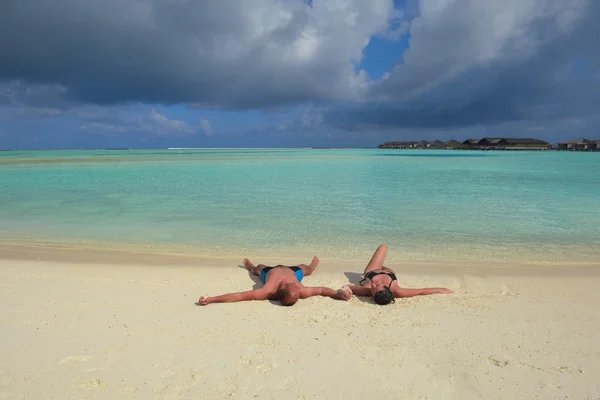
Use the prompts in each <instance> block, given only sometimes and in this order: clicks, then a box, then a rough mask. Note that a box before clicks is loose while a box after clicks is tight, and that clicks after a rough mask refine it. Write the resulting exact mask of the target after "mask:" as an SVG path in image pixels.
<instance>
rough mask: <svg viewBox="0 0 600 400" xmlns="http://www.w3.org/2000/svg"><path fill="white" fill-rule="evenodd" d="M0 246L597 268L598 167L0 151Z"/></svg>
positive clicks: (437, 159) (486, 158) (487, 156)
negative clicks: (378, 254)
mask: <svg viewBox="0 0 600 400" xmlns="http://www.w3.org/2000/svg"><path fill="white" fill-rule="evenodd" d="M0 240H2V242H5V243H25V244H36V245H40V244H42V245H43V244H47V245H52V246H57V245H60V246H67V247H70V246H73V247H91V248H110V249H123V250H135V251H156V252H167V253H168V252H183V253H194V254H199V255H209V256H215V257H220V256H240V257H241V256H248V257H253V258H257V259H258V258H260V259H259V260H258V261H262V260H264V258H265V257H268V258H269V259H271V260H275V259H276V258H277V257H280V256H288V257H289V256H293V257H299V258H300V259H299V262H300V261H305V260H306V261H308V260H310V257H312V256H313V255H319V256H321V257H332V258H337V259H354V258H358V259H364V260H365V262H366V261H367V260H368V258H369V257H370V255H371V254H372V252H373V251H374V249H375V248H376V247H377V245H378V244H380V243H385V244H387V245H388V246H389V259H390V260H392V259H393V260H394V261H404V260H431V261H444V260H532V261H562V260H568V261H578V260H584V261H585V260H587V261H589V260H595V261H598V260H600V153H573V152H554V151H543V152H494V151H490V152H480V151H450V150H438V151H435V150H380V149H175V150H110V151H107V150H94V151H14V152H0Z"/></svg>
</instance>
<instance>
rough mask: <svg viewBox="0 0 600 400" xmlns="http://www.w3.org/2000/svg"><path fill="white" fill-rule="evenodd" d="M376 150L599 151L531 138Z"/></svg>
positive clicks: (595, 144)
mask: <svg viewBox="0 0 600 400" xmlns="http://www.w3.org/2000/svg"><path fill="white" fill-rule="evenodd" d="M377 148H378V149H444V150H529V151H532V150H565V151H600V140H590V139H583V138H582V139H575V140H568V141H565V142H559V143H556V144H554V145H553V144H550V143H548V142H546V141H544V140H540V139H533V138H507V137H500V138H498V137H496V138H487V137H486V138H480V139H467V140H465V141H462V142H459V141H458V140H454V139H451V140H448V141H445V142H443V141H441V140H434V141H432V142H428V141H426V140H421V141H402V142H385V143H382V144H380V145H379V146H377Z"/></svg>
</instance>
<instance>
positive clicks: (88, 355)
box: [0, 247, 600, 400]
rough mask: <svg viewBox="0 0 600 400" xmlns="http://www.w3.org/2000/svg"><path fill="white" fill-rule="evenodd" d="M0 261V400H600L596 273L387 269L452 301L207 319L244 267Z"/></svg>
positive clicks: (113, 260)
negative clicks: (202, 302)
mask: <svg viewBox="0 0 600 400" xmlns="http://www.w3.org/2000/svg"><path fill="white" fill-rule="evenodd" d="M246 256H249V257H250V258H253V257H252V254H247V255H246ZM310 256H312V254H310V255H307V259H309V258H310ZM0 258H1V259H2V260H1V261H0V286H1V287H2V307H1V308H0V324H1V330H0V346H1V354H2V356H1V359H2V361H1V367H0V399H144V400H146V399H192V398H194V399H226V398H232V399H247V398H257V399H282V398H283V399H320V398H329V399H342V398H345V399H358V398H381V399H482V398H483V399H516V398H519V399H536V398H539V399H578V400H579V399H597V398H599V397H600V382H599V381H598V379H597V377H596V374H597V371H598V370H599V369H600V340H599V339H600V328H599V327H600V313H598V306H599V305H600V290H598V285H599V284H600V263H589V264H577V265H575V264H574V265H518V264H502V263H496V264H493V265H492V264H490V263H483V264H475V263H471V264H460V265H459V264H456V265H435V264H426V263H421V264H418V263H411V264H406V263H396V264H395V263H393V262H390V263H389V267H391V268H393V269H395V270H396V271H397V273H398V276H399V280H400V284H401V285H403V286H407V287H421V286H446V287H449V288H451V289H454V290H455V294H453V295H435V296H427V297H415V298H411V299H404V300H401V301H396V303H395V304H393V305H389V306H385V307H381V306H377V305H375V304H374V303H372V302H370V301H365V300H364V299H360V298H356V297H354V298H352V300H350V301H349V302H343V301H334V300H331V299H328V298H310V299H307V300H301V301H299V302H298V304H296V305H295V306H293V307H281V306H278V305H275V304H271V303H270V302H267V301H264V302H246V303H235V304H214V305H209V306H206V307H199V306H196V305H195V304H194V303H195V302H196V301H197V299H198V297H199V296H200V295H209V296H210V295H216V294H221V293H224V292H230V291H238V290H247V289H249V288H251V287H252V286H253V284H254V282H253V280H252V279H251V278H250V277H249V275H248V273H247V272H246V271H245V270H243V269H241V268H239V267H238V264H240V263H241V257H240V258H239V259H238V258H233V257H232V258H231V259H189V258H185V259H184V258H181V259H178V258H177V257H176V256H172V257H170V258H169V257H156V256H152V255H145V256H144V255H138V256H135V257H134V256H131V257H129V258H128V257H125V256H117V255H115V254H109V253H105V254H102V253H93V252H86V251H80V252H64V251H59V250H52V251H45V250H39V249H38V250H34V249H16V248H10V249H9V248H7V247H0ZM173 260H179V262H176V261H175V262H172V261H173ZM255 261H257V262H265V263H269V262H279V261H283V262H286V261H288V260H263V259H260V260H259V259H256V260H255ZM289 261H292V262H293V261H295V262H299V261H300V262H302V261H304V260H289ZM363 261H366V260H361V261H356V262H350V263H349V262H346V261H341V260H328V259H322V260H321V264H320V266H319V268H318V269H317V271H316V272H315V274H313V275H312V276H310V277H307V278H306V279H305V280H304V283H305V284H306V285H326V286H331V287H336V288H337V287H341V286H342V285H344V284H346V283H348V279H349V278H350V279H351V280H356V279H357V278H358V276H359V273H360V272H361V270H362V268H363V266H364V262H363ZM149 264H152V265H149ZM169 264H170V265H169ZM344 272H352V273H354V274H344Z"/></svg>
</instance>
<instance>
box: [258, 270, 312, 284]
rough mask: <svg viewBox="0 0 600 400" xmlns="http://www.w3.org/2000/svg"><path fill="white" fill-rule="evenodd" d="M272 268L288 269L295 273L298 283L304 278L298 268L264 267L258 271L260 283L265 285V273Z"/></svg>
mask: <svg viewBox="0 0 600 400" xmlns="http://www.w3.org/2000/svg"><path fill="white" fill-rule="evenodd" d="M273 268H289V269H291V270H292V271H294V272H295V273H296V278H298V282H302V278H304V272H302V268H300V267H265V268H263V269H262V271H260V280H261V281H262V283H267V273H269V271H270V270H272V269H273Z"/></svg>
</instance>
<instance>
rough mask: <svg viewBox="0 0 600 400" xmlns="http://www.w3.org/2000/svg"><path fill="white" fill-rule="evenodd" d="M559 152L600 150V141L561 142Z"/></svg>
mask: <svg viewBox="0 0 600 400" xmlns="http://www.w3.org/2000/svg"><path fill="white" fill-rule="evenodd" d="M557 149H558V150H571V151H590V150H599V149H600V140H590V139H584V138H580V139H574V140H567V141H564V142H559V143H558V144H557Z"/></svg>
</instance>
